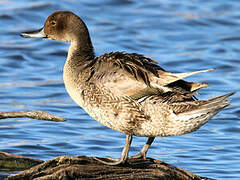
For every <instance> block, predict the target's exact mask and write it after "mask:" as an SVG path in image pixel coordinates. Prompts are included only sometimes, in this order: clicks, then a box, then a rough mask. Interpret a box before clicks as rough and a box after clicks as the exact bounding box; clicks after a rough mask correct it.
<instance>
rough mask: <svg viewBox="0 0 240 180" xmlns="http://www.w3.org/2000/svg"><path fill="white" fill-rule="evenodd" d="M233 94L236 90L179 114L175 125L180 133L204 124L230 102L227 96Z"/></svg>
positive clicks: (193, 129)
mask: <svg viewBox="0 0 240 180" xmlns="http://www.w3.org/2000/svg"><path fill="white" fill-rule="evenodd" d="M233 94H234V92H233V93H229V94H226V95H223V96H219V97H216V98H213V99H210V100H208V101H206V103H204V104H203V105H200V106H199V107H198V108H197V109H194V110H191V111H187V112H183V113H180V114H178V115H177V116H176V117H175V120H174V122H175V126H178V127H179V129H180V131H179V134H178V135H182V134H186V133H190V132H193V131H196V130H197V129H199V128H200V127H201V126H202V125H204V124H205V123H207V122H208V120H209V119H211V118H212V117H213V116H214V115H216V114H217V113H218V112H220V111H221V110H222V109H223V108H225V107H227V106H228V105H229V104H230V102H229V101H228V100H227V98H228V97H229V96H232V95H233Z"/></svg>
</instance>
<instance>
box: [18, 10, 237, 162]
mask: <svg viewBox="0 0 240 180" xmlns="http://www.w3.org/2000/svg"><path fill="white" fill-rule="evenodd" d="M20 35H21V36H22V37H24V38H47V39H50V40H57V41H63V42H70V47H69V50H68V55H67V59H66V62H65V65H64V68H63V81H64V84H65V88H66V90H67V92H68V94H69V95H70V97H71V98H72V99H73V101H74V102H76V103H77V104H78V105H79V106H80V107H81V108H82V109H84V110H85V111H86V112H87V113H88V114H89V115H90V116H91V117H92V118H93V119H95V120H97V121H98V122H100V123H101V124H103V125H104V126H106V127H108V128H111V129H114V130H116V131H119V132H121V133H123V134H125V135H126V140H125V145H124V147H123V150H122V153H121V156H120V158H111V157H109V158H107V159H105V160H103V159H101V158H98V157H95V159H96V160H98V161H100V162H101V163H103V164H106V165H120V164H125V163H127V160H128V159H129V158H143V159H146V154H147V152H148V150H149V148H150V146H151V144H152V143H153V141H154V139H155V137H167V136H180V135H183V134H187V133H191V132H194V131H196V130H198V129H199V128H200V127H201V126H203V125H204V124H205V123H207V122H208V121H209V120H210V119H211V118H212V117H213V116H214V115H216V114H217V113H218V112H220V111H221V110H222V109H224V108H225V107H227V106H228V105H229V104H230V102H229V100H227V98H228V97H230V96H232V95H233V94H234V92H231V93H228V94H225V95H222V96H219V97H215V98H212V99H208V100H199V99H198V98H197V97H196V93H197V91H198V90H199V89H201V88H205V87H208V84H207V83H204V82H203V83H196V82H189V81H185V80H183V79H184V78H186V77H188V76H192V75H195V74H198V73H203V72H209V71H213V70H215V69H206V70H199V71H195V72H187V73H172V72H168V71H166V70H165V69H163V68H162V67H160V65H159V64H158V63H157V62H156V61H155V60H153V59H151V58H148V57H145V56H143V55H141V54H137V53H126V52H122V51H117V52H110V53H105V54H103V55H101V56H98V57H97V56H96V55H95V53H94V48H93V45H92V42H91V38H90V34H89V31H88V28H87V26H86V24H85V23H84V21H83V20H82V19H81V18H80V17H79V16H77V15H76V14H74V13H73V12H71V11H67V10H58V11H55V12H53V13H52V14H51V15H49V16H48V17H47V19H46V21H45V23H44V26H43V27H42V28H41V29H39V30H34V31H28V32H23V33H21V34H20ZM133 136H141V137H147V138H148V139H147V142H146V143H145V144H144V146H143V147H142V149H141V150H140V152H139V153H138V154H137V155H135V156H132V157H129V149H130V146H131V143H132V139H133Z"/></svg>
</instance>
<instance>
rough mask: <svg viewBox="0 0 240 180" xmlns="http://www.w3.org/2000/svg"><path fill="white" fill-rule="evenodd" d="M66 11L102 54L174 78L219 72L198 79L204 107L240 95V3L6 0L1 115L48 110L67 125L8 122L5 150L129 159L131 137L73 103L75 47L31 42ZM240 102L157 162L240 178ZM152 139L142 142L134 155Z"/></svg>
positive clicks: (170, 143)
mask: <svg viewBox="0 0 240 180" xmlns="http://www.w3.org/2000/svg"><path fill="white" fill-rule="evenodd" d="M57 9H66V10H71V11H73V12H75V13H76V14H78V15H79V16H81V17H82V18H83V20H84V21H85V22H86V24H87V25H88V27H89V31H90V34H91V37H92V41H93V44H94V47H95V51H96V54H97V55H101V54H103V53H105V52H110V51H119V50H120V51H126V52H136V53H140V54H144V55H145V56H147V57H151V58H153V59H155V60H157V61H158V62H159V63H160V65H161V66H162V67H164V68H165V69H167V70H169V71H173V72H188V71H195V70H200V69H206V68H217V71H214V72H209V73H203V74H199V75H196V76H194V77H191V78H188V79H187V80H189V81H198V82H208V83H210V84H211V87H210V88H207V89H203V90H201V91H200V94H201V96H199V97H200V98H202V99H207V98H210V97H214V96H217V95H222V94H225V93H228V92H231V91H239V90H240V86H239V77H240V70H239V68H238V67H239V64H240V26H239V25H240V11H239V9H240V3H239V1H237V0H228V1H227V0H225V1H224V0H222V1H213V0H207V1H201V0H192V1H189V0H183V1H166V0H165V1H157V0H149V1H141V2H140V1H131V0H123V1H114V0H107V1H103V0H99V1H95V2H92V1H87V0H82V1H81V2H79V1H77V0H63V1H57V0H52V1H35V0H32V1H30V0H25V1H17V0H0V10H1V11H0V99H1V100H0V111H15V110H34V109H38V110H44V111H48V112H50V113H53V114H55V115H58V116H61V117H64V118H66V119H67V121H66V122H62V123H61V122H59V123H56V122H48V121H38V120H32V119H27V118H22V119H20V118H16V119H3V120H0V132H1V133H0V139H1V141H0V151H5V152H10V153H15V154H19V155H26V156H29V157H33V158H38V159H42V160H47V159H50V158H54V157H56V156H59V155H65V154H67V155H71V156H75V155H88V156H113V157H119V156H120V152H121V150H122V147H123V145H124V135H123V134H121V133H118V132H116V131H113V130H111V129H108V128H105V127H103V126H102V125H101V124H99V123H98V122H96V121H95V120H93V119H92V118H90V117H89V116H88V115H87V114H86V113H85V112H84V111H83V110H82V109H81V108H79V107H78V106H77V105H76V104H75V103H74V102H73V101H72V100H71V99H70V97H69V96H68V94H67V93H66V91H65V88H64V85H63V81H62V68H63V65H64V62H65V58H66V54H67V50H68V44H66V43H62V42H56V41H49V40H37V39H23V38H21V37H19V33H20V32H22V31H28V30H32V29H38V28H40V27H41V26H42V25H43V22H44V20H45V18H46V17H47V16H48V15H49V14H50V13H52V12H53V11H55V10H57ZM239 104H240V94H239V93H237V94H236V95H234V96H233V97H232V105H231V106H230V107H228V108H227V109H225V110H224V111H222V112H221V113H219V114H218V115H217V116H215V117H214V118H213V119H212V120H210V121H209V122H208V123H207V124H206V125H205V126H203V127H202V128H201V129H200V130H198V131H196V132H194V133H191V134H187V135H184V136H179V137H167V138H160V137H159V138H157V139H156V141H155V142H154V144H153V145H152V148H151V149H150V151H149V153H148V156H150V157H153V158H156V159H161V160H165V161H167V162H168V163H170V164H172V165H174V166H178V167H181V168H185V169H187V170H189V171H191V172H193V173H196V174H198V175H200V176H207V177H211V178H217V179H238V178H239V176H240V165H239V164H240V156H239V154H240V144H239V132H240V121H239V117H240V108H239ZM145 141H146V138H140V137H135V138H134V141H133V144H132V148H131V155H133V154H136V153H137V152H138V151H139V150H140V147H141V146H142V145H143V144H144V143H145Z"/></svg>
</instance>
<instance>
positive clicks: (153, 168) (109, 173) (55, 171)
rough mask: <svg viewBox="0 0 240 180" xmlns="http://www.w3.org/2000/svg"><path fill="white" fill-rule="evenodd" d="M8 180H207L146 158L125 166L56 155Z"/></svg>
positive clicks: (86, 158) (130, 161)
mask: <svg viewBox="0 0 240 180" xmlns="http://www.w3.org/2000/svg"><path fill="white" fill-rule="evenodd" d="M8 179H9V180H20V179H25V180H28V179H29V180H31V179H34V180H57V179H64V180H65V179H66V180H68V179H90V180H97V179H98V180H99V179H107V180H116V179H122V180H126V179H128V180H131V179H132V180H136V179H160V180H161V179H162V180H210V178H203V177H199V176H197V175H195V174H192V173H191V172H189V171H187V170H184V169H181V168H177V167H174V166H172V165H169V164H167V163H165V162H163V161H160V160H155V159H150V158H148V159H147V160H143V159H129V160H128V163H126V164H124V165H119V166H109V165H104V164H101V163H100V162H98V161H96V160H94V158H93V157H86V156H76V157H69V156H59V157H57V158H54V159H51V160H48V161H45V162H43V163H41V164H39V165H36V166H34V167H32V168H30V169H28V170H25V171H22V172H20V173H18V174H15V175H12V176H9V177H8Z"/></svg>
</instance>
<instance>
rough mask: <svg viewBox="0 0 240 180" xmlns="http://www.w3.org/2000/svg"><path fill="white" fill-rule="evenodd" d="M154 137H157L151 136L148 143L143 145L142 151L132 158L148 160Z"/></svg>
mask: <svg viewBox="0 0 240 180" xmlns="http://www.w3.org/2000/svg"><path fill="white" fill-rule="evenodd" d="M154 139H155V137H149V138H148V140H147V142H146V144H145V145H144V146H143V147H142V149H141V151H140V153H139V154H137V155H135V156H132V157H130V158H134V159H140V158H143V159H144V160H146V155H147V152H148V149H149V147H150V146H151V144H152V143H153V141H154Z"/></svg>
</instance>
